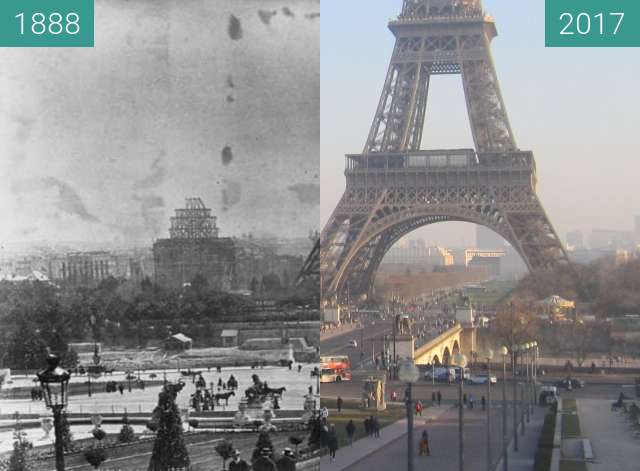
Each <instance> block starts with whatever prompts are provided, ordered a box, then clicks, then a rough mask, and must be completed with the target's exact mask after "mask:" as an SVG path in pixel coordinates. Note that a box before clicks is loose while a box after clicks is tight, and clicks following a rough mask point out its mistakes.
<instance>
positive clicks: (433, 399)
mask: <svg viewBox="0 0 640 471" xmlns="http://www.w3.org/2000/svg"><path fill="white" fill-rule="evenodd" d="M435 403H436V392H435V391H433V392H432V393H431V405H432V406H433V405H435Z"/></svg>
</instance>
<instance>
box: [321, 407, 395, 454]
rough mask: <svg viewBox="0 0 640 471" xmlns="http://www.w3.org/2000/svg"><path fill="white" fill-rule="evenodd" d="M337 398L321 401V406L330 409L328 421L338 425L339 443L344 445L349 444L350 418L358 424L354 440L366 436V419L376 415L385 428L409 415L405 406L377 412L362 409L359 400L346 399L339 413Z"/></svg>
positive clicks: (381, 426)
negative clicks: (348, 427) (348, 428)
mask: <svg viewBox="0 0 640 471" xmlns="http://www.w3.org/2000/svg"><path fill="white" fill-rule="evenodd" d="M335 404H336V401H335V399H332V400H325V399H322V400H321V401H320V405H321V407H327V408H328V409H329V418H328V421H329V423H330V424H334V425H335V426H336V432H337V435H338V444H339V446H340V447H343V446H345V445H347V444H348V441H347V431H346V426H347V424H348V423H349V420H353V423H354V424H355V426H356V433H355V437H354V440H359V439H360V438H363V437H365V436H366V434H365V431H364V419H365V418H367V417H369V416H371V415H375V416H376V417H377V418H378V421H379V422H380V428H384V427H386V426H387V425H391V424H392V423H394V422H397V421H398V420H400V419H402V418H404V417H406V416H407V413H406V409H405V408H404V407H403V406H387V410H386V411H383V412H376V411H373V410H365V409H360V408H359V407H358V406H359V403H358V401H344V403H343V407H342V412H341V413H340V414H338V411H337V409H336V408H335V407H336V405H335Z"/></svg>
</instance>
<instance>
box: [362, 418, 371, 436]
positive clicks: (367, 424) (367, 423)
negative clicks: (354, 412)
mask: <svg viewBox="0 0 640 471" xmlns="http://www.w3.org/2000/svg"><path fill="white" fill-rule="evenodd" d="M371 427H372V425H371V421H370V420H369V417H365V419H364V432H365V433H366V434H367V437H370V436H371Z"/></svg>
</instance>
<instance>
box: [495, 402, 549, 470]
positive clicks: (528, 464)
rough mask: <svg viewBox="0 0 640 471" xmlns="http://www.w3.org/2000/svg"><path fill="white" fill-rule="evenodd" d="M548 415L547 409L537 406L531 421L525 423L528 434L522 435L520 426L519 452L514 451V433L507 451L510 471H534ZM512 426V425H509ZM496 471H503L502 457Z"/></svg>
mask: <svg viewBox="0 0 640 471" xmlns="http://www.w3.org/2000/svg"><path fill="white" fill-rule="evenodd" d="M546 413H547V409H546V408H540V407H538V406H535V407H534V408H533V414H532V415H531V421H530V422H529V423H526V422H525V424H526V425H525V431H526V434H525V436H524V437H523V436H522V435H520V426H518V451H517V452H515V451H513V431H512V430H510V431H509V432H510V433H511V437H512V438H511V441H510V442H509V447H508V449H507V464H508V465H509V471H533V463H534V461H535V456H536V451H537V450H538V439H539V437H540V432H541V431H542V424H543V423H544V417H545V415H546ZM509 424H510V423H509ZM495 470H496V471H502V456H501V457H500V460H499V461H498V465H497V466H496V468H495Z"/></svg>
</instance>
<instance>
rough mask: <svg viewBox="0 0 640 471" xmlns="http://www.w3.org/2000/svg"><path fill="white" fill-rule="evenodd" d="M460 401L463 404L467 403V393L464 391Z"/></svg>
mask: <svg viewBox="0 0 640 471" xmlns="http://www.w3.org/2000/svg"><path fill="white" fill-rule="evenodd" d="M462 402H463V404H464V405H465V406H466V405H467V393H464V394H463V395H462Z"/></svg>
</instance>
